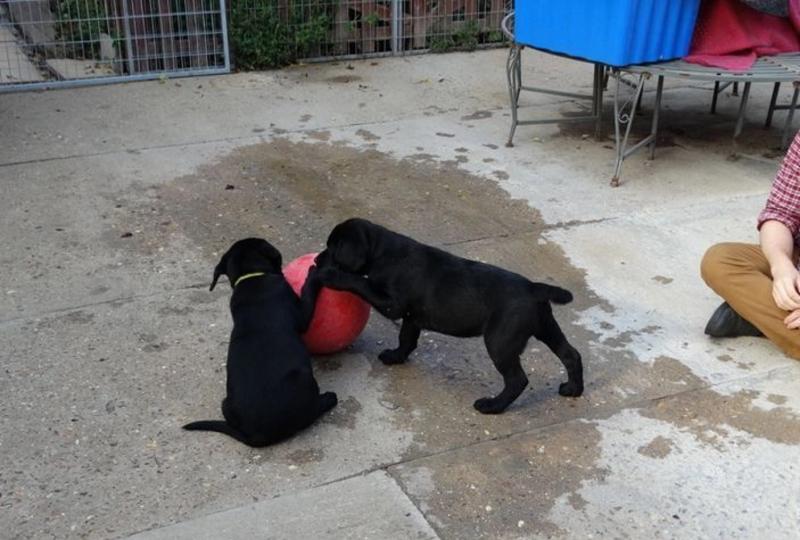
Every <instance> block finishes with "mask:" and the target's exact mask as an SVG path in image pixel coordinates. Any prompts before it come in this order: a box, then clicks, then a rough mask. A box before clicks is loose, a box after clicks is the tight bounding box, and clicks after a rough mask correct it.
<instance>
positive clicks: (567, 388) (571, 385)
mask: <svg viewBox="0 0 800 540" xmlns="http://www.w3.org/2000/svg"><path fill="white" fill-rule="evenodd" d="M558 393H559V394H561V395H562V396H564V397H578V396H580V395H581V394H583V385H582V384H577V383H575V382H573V381H567V382H565V383H561V386H559V387H558Z"/></svg>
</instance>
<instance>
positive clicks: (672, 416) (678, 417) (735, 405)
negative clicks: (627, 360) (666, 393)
mask: <svg viewBox="0 0 800 540" xmlns="http://www.w3.org/2000/svg"><path fill="white" fill-rule="evenodd" d="M759 395H760V393H759V392H756V391H753V390H740V391H738V392H735V393H733V394H731V395H724V394H720V393H718V392H715V391H714V390H711V389H706V390H701V391H698V392H694V393H693V394H692V396H691V399H677V398H676V399H665V400H661V401H659V402H658V403H656V404H655V406H654V407H650V408H645V409H642V410H641V411H640V413H641V414H642V416H645V417H648V418H654V419H657V420H662V421H664V422H669V423H672V424H674V425H675V426H677V427H679V428H680V429H682V430H685V431H688V432H689V433H691V434H692V435H694V437H695V438H696V439H697V440H698V441H699V442H701V443H704V444H707V445H710V446H712V447H714V448H716V449H718V450H720V451H723V450H724V448H725V446H724V444H723V442H724V441H725V438H726V437H727V436H728V435H729V433H730V428H735V429H738V430H739V431H744V432H746V433H749V434H750V435H752V436H753V437H757V438H761V439H767V440H769V441H772V442H774V443H782V444H792V445H797V444H800V416H797V415H796V414H795V413H793V412H792V411H791V410H789V409H787V408H784V407H780V406H778V407H774V408H772V409H771V410H769V411H766V410H763V409H760V408H758V407H756V406H754V405H753V401H754V400H755V399H756V398H758V397H759ZM740 444H747V442H746V441H741V442H740Z"/></svg>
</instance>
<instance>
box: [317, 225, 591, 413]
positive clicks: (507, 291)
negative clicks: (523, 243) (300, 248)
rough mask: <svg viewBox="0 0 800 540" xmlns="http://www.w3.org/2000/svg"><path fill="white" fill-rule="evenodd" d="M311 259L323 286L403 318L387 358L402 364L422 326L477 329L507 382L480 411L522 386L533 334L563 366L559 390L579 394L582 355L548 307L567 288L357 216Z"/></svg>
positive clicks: (561, 300)
mask: <svg viewBox="0 0 800 540" xmlns="http://www.w3.org/2000/svg"><path fill="white" fill-rule="evenodd" d="M316 262H317V265H318V266H319V273H320V274H321V275H322V277H321V279H322V281H323V283H324V285H325V286H327V287H331V288H333V289H339V290H345V291H350V292H352V293H355V294H357V295H359V296H361V297H362V298H363V299H364V300H366V301H367V302H369V303H370V304H371V305H372V306H373V307H374V308H375V309H377V310H378V311H379V312H380V313H381V314H382V315H384V316H385V317H388V318H389V319H393V320H396V319H402V320H403V322H402V325H401V327H400V343H399V345H398V347H397V348H396V349H393V350H385V351H383V352H382V353H381V354H380V356H379V358H380V359H381V360H382V361H383V363H384V364H399V363H402V362H405V361H406V359H407V358H408V355H409V354H410V353H411V351H413V350H414V349H415V348H416V347H417V340H418V338H419V334H420V330H422V329H427V330H434V331H436V332H441V333H442V334H449V335H451V336H458V337H471V336H480V335H482V336H483V338H484V342H485V344H486V349H487V351H488V352H489V356H490V357H491V359H492V361H493V362H494V365H495V367H496V368H497V370H498V371H499V372H500V374H501V375H502V376H503V382H504V388H503V390H502V392H500V394H499V395H497V396H495V397H485V398H481V399H479V400H477V401H476V402H475V404H474V406H475V408H476V409H477V410H478V411H480V412H482V413H484V414H497V413H501V412H503V410H505V408H506V407H508V406H509V405H510V404H511V403H512V402H513V401H514V400H515V399H516V398H517V397H518V396H519V395H520V394H521V393H522V391H523V390H524V389H525V387H526V386H527V384H528V377H527V376H526V375H525V372H524V371H523V369H522V367H521V366H520V360H519V355H520V354H521V353H522V351H523V350H524V349H525V345H526V344H527V342H528V339H529V338H530V336H532V335H533V336H534V337H536V339H538V340H539V341H542V342H543V343H544V344H545V345H547V346H548V347H549V348H550V350H552V351H553V352H554V353H555V354H556V356H558V358H559V359H560V360H561V362H562V363H563V364H564V367H565V368H566V369H567V377H568V380H567V382H565V383H563V384H561V386H560V388H559V393H560V394H561V395H562V396H580V395H581V393H582V392H583V366H582V364H581V355H580V354H579V353H578V351H576V350H575V349H574V348H573V347H572V345H570V344H569V343H568V342H567V340H566V338H565V337H564V334H563V333H562V332H561V328H559V326H558V323H557V322H556V320H555V318H553V310H552V307H551V306H550V302H554V303H556V304H566V303H568V302H570V301H572V294H570V292H569V291H567V290H564V289H561V288H559V287H553V286H551V285H546V284H544V283H533V282H531V281H529V280H528V279H526V278H524V277H522V276H520V275H519V274H515V273H512V272H509V271H507V270H503V269H502V268H498V267H496V266H491V265H488V264H483V263H479V262H476V261H470V260H467V259H462V258H461V257H456V256H455V255H451V254H450V253H447V252H445V251H442V250H440V249H436V248H434V247H430V246H426V245H424V244H421V243H419V242H416V241H415V240H412V239H411V238H408V237H407V236H403V235H400V234H397V233H395V232H392V231H390V230H388V229H386V228H384V227H381V226H380V225H376V224H374V223H371V222H369V221H367V220H364V219H356V218H354V219H349V220H347V221H344V222H342V223H340V224H339V225H337V226H336V227H335V228H334V229H333V231H332V232H331V234H330V236H328V242H327V249H325V250H324V251H323V252H322V253H320V254H319V255H318V256H317V260H316Z"/></svg>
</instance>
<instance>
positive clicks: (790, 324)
mask: <svg viewBox="0 0 800 540" xmlns="http://www.w3.org/2000/svg"><path fill="white" fill-rule="evenodd" d="M783 324H785V325H786V328H789V329H792V330H794V329H796V328H800V309H795V310H794V311H792V312H791V313H789V315H788V316H787V317H786V318H785V319H783Z"/></svg>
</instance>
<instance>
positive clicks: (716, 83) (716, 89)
mask: <svg viewBox="0 0 800 540" xmlns="http://www.w3.org/2000/svg"><path fill="white" fill-rule="evenodd" d="M717 96H719V81H714V96H713V97H712V98H711V114H717Z"/></svg>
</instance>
